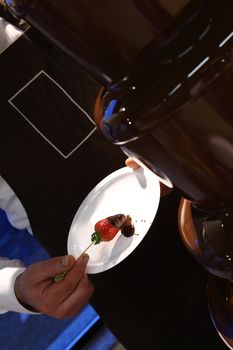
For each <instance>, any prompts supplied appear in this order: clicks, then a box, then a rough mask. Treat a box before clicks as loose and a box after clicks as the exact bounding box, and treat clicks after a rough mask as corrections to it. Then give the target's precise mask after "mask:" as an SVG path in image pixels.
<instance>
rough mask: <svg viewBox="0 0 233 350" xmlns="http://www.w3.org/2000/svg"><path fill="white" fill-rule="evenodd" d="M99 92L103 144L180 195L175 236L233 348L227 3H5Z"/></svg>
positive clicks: (230, 6)
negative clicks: (202, 272)
mask: <svg viewBox="0 0 233 350" xmlns="http://www.w3.org/2000/svg"><path fill="white" fill-rule="evenodd" d="M6 4H7V6H8V9H9V11H11V12H13V13H14V15H15V16H18V17H20V18H24V19H25V20H26V21H27V22H28V23H29V24H30V25H32V26H34V27H35V28H36V29H38V30H39V31H40V32H42V33H43V34H44V35H45V36H46V37H47V38H49V39H50V40H51V41H52V42H53V43H54V44H56V45H57V46H58V47H59V48H60V49H62V50H63V51H64V52H66V53H67V54H68V55H69V56H71V57H72V58H73V59H74V60H75V61H76V62H77V63H78V64H80V65H82V67H84V68H85V69H86V70H87V72H88V73H89V74H91V75H92V76H94V77H95V78H96V80H97V81H98V82H100V84H101V85H102V86H103V87H102V89H101V90H100V93H99V96H98V97H97V100H96V105H95V121H96V124H97V126H98V128H99V130H100V131H101V132H102V133H103V135H104V137H105V138H106V139H107V140H108V141H109V142H111V143H113V144H115V145H116V146H117V147H120V148H121V149H122V151H123V152H124V153H125V154H126V155H128V156H131V157H133V158H134V159H135V160H136V161H138V162H139V163H140V164H141V165H142V166H146V167H148V168H149V169H151V170H152V171H153V172H154V173H155V174H156V175H157V176H158V177H159V178H160V180H161V181H162V182H164V183H165V184H167V185H168V186H170V187H174V188H176V190H178V191H180V194H181V197H182V200H181V203H180V208H179V211H178V220H179V225H180V233H181V237H182V239H183V242H184V244H185V246H186V247H187V248H188V250H189V251H190V252H191V254H192V255H193V256H194V258H195V259H197V260H198V261H199V262H200V263H201V264H202V265H203V266H204V267H205V268H206V269H207V270H208V271H209V272H210V280H209V286H208V295H209V303H210V311H211V316H212V318H213V321H214V324H215V326H216V328H217V330H218V332H219V333H220V336H221V337H222V338H223V340H224V341H225V342H226V343H227V345H228V346H229V347H230V346H233V340H232V339H233V330H232V329H231V331H229V328H231V327H232V326H230V324H231V322H232V319H233V298H232V296H233V292H232V291H233V289H232V281H233V111H232V101H233V2H232V0H222V1H221V2H220V1H217V0H201V1H198V0H190V1H188V0H170V1H169V0H166V1H165V0H161V1H153V2H152V1H151V2H150V1H143V2H142V1H139V0H138V1H137V0H134V1H121V2H120V1H119V2H117V6H116V2H111V5H110V4H109V2H108V1H101V2H98V1H80V0H72V1H69V3H68V4H67V3H66V5H64V2H62V1H58V0H56V1H55V0H44V1H39V0H37V1H36V0H35V1H33V0H32V1H29V0H17V1H11V0H6ZM230 333H231V335H230Z"/></svg>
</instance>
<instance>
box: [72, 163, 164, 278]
mask: <svg viewBox="0 0 233 350" xmlns="http://www.w3.org/2000/svg"><path fill="white" fill-rule="evenodd" d="M159 199H160V186H159V181H158V180H157V178H156V176H155V175H154V174H153V173H152V172H151V171H150V170H147V169H144V168H142V167H140V168H139V169H137V170H132V169H130V168H128V167H124V168H121V169H119V170H117V171H115V172H113V173H112V174H110V175H108V176H107V177H105V178H104V179H103V180H102V181H101V182H99V183H98V184H97V185H96V186H95V188H93V190H92V191H91V192H90V193H89V194H88V196H87V197H86V198H85V199H84V201H83V202H82V204H81V206H80V207H79V209H78V211H77V213H76V214H75V216H74V219H73V222H72V224H71V228H70V232H69V236H68V244H67V248H68V253H69V254H72V255H73V256H75V257H76V258H77V257H79V256H80V255H81V254H82V252H83V251H84V250H85V249H86V248H87V247H88V246H89V245H90V243H91V235H92V233H93V232H94V226H95V224H96V222H97V221H99V220H101V219H104V218H106V217H108V216H111V215H115V214H125V215H130V216H131V218H132V221H133V224H134V226H135V234H134V235H133V236H131V237H129V238H126V237H124V236H123V235H122V234H121V232H119V233H118V234H117V235H116V236H115V237H114V239H113V240H111V241H110V242H101V243H100V244H97V245H92V246H91V247H90V248H89V249H88V250H87V253H88V255H89V257H90V258H89V261H88V264H87V270H86V271H87V273H98V272H102V271H105V270H108V269H110V268H112V267H113V266H115V265H116V264H119V263H120V262H121V261H122V260H123V259H125V258H126V257H127V256H128V255H129V254H130V253H131V252H132V251H133V250H134V249H135V248H136V247H137V246H138V244H139V243H140V242H141V241H142V239H143V238H144V237H145V235H146V233H147V232H148V230H149V228H150V226H151V224H152V222H153V220H154V217H155V215H156V212H157V209H158V205H159Z"/></svg>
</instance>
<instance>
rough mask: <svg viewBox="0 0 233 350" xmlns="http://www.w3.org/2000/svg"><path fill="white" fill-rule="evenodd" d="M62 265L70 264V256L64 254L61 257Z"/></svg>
mask: <svg viewBox="0 0 233 350" xmlns="http://www.w3.org/2000/svg"><path fill="white" fill-rule="evenodd" d="M61 264H62V266H63V267H68V266H69V265H70V257H69V255H66V256H64V257H63V259H62V262H61Z"/></svg>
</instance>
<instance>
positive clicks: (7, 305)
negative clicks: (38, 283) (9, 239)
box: [0, 258, 32, 314]
mask: <svg viewBox="0 0 233 350" xmlns="http://www.w3.org/2000/svg"><path fill="white" fill-rule="evenodd" d="M24 270H25V267H24V265H23V263H22V262H21V261H19V260H14V259H13V260H10V259H8V258H0V280H1V284H0V313H1V314H2V313H5V312H8V311H15V312H19V313H32V312H31V311H29V310H28V309H26V308H25V307H23V305H22V304H20V302H19V301H18V299H17V298H16V295H15V290H14V285H15V280H16V278H17V277H18V276H19V275H20V274H22V273H23V272H24Z"/></svg>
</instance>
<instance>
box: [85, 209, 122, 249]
mask: <svg viewBox="0 0 233 350" xmlns="http://www.w3.org/2000/svg"><path fill="white" fill-rule="evenodd" d="M126 220H127V216H125V215H124V214H117V215H112V216H109V217H107V218H106V219H102V220H99V221H98V222H97V223H96V224H95V232H94V233H93V234H92V235H91V241H92V242H93V243H94V244H99V243H100V242H102V241H104V242H108V241H111V240H112V239H113V238H114V237H115V236H116V235H117V233H118V232H119V231H120V230H121V229H122V228H123V226H124V224H125V222H126Z"/></svg>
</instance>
